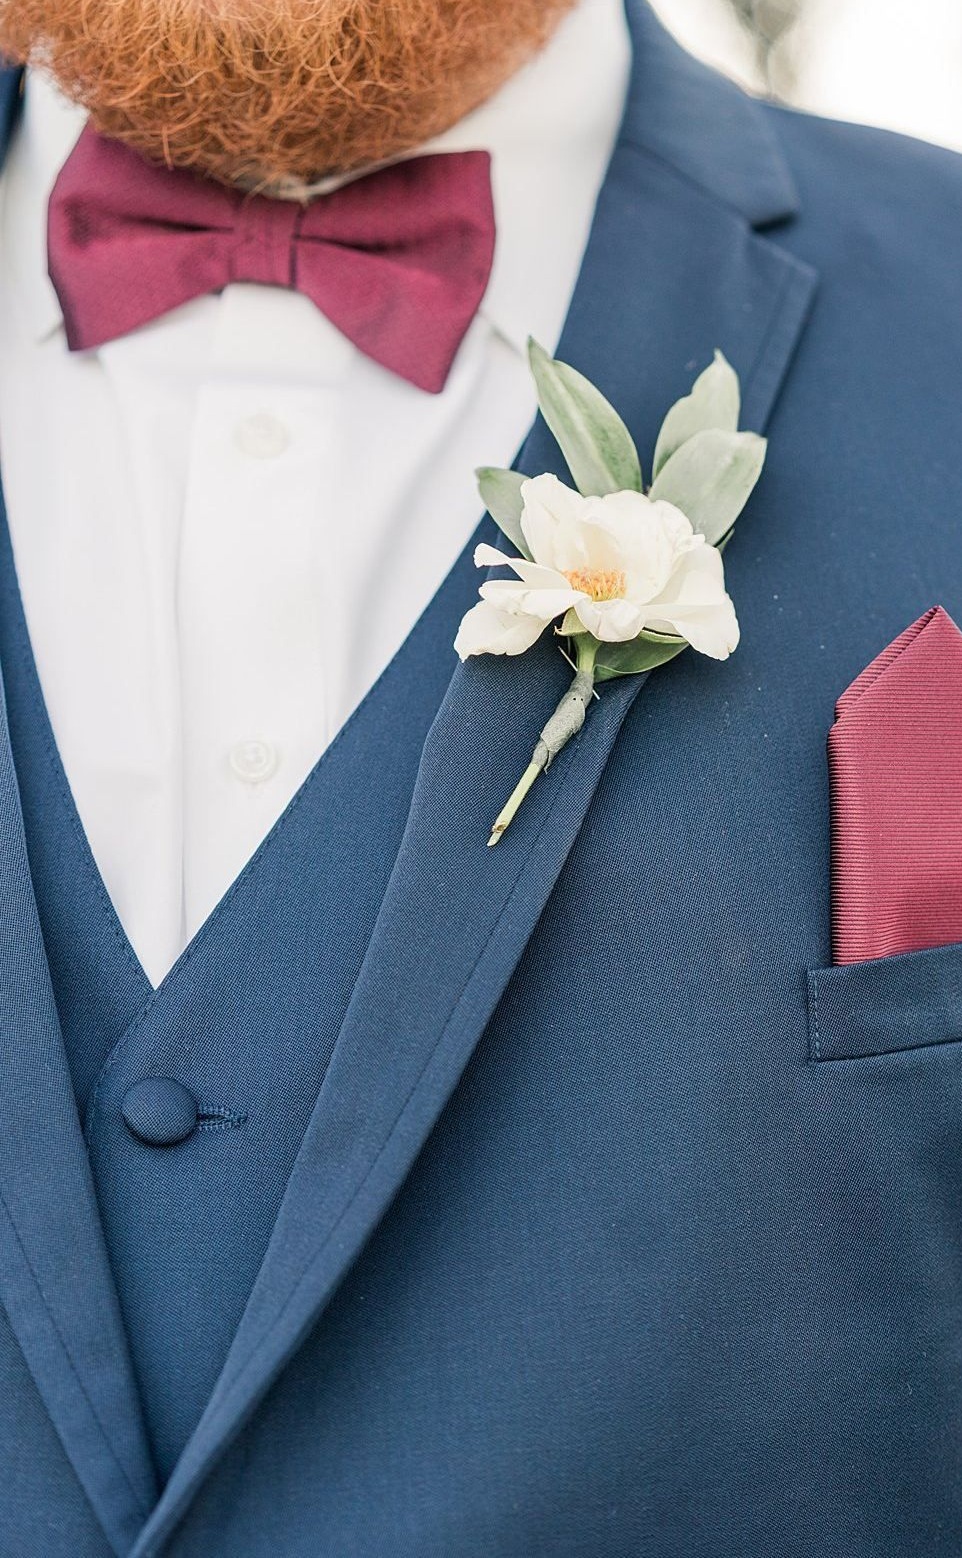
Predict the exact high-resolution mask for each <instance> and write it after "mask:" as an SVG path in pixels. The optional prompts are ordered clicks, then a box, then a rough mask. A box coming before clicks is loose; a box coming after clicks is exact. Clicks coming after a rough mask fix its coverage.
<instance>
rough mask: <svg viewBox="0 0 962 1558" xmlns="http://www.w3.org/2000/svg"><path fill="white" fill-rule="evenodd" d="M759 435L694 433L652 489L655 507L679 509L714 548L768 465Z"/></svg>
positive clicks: (669, 462)
mask: <svg viewBox="0 0 962 1558" xmlns="http://www.w3.org/2000/svg"><path fill="white" fill-rule="evenodd" d="M767 447H768V446H767V444H766V441H765V439H764V438H760V437H759V436H758V434H757V433H724V432H721V431H720V430H719V429H714V428H712V429H708V430H707V431H705V432H703V433H695V434H694V436H693V437H692V438H689V439H688V440H687V441H686V442H685V443H683V444H682V446H681V448H680V449H678V450H676V452H675V453H674V454H673V455H672V457H671V459H670V460H669V461H668V463H667V464H666V465H665V466H664V468H663V470H662V471H661V472H660V474H659V475H658V477H657V479H656V480H655V482H654V483H653V485H652V488H651V492H650V494H649V496H650V497H651V498H652V500H653V501H657V500H658V499H664V500H665V501H666V502H668V503H673V504H674V505H675V507H676V508H679V509H681V511H682V513H683V514H686V515H687V516H688V518H689V519H690V520H691V523H692V526H693V528H694V529H695V530H696V531H700V532H701V534H702V535H703V536H704V537H705V540H706V541H708V542H709V543H710V544H711V545H712V546H714V545H715V543H716V542H718V541H720V540H721V539H722V537H723V536H724V535H726V534H727V533H728V531H729V530H731V528H732V525H733V524H734V523H735V521H736V519H737V518H738V516H739V514H740V513H741V511H742V509H743V508H744V507H745V504H746V503H747V502H748V499H749V497H750V496H751V494H752V492H753V490H754V487H755V484H756V482H757V481H758V478H759V476H760V475H761V473H762V466H763V465H764V464H765V451H766V449H767Z"/></svg>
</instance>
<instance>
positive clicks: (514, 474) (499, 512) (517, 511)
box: [474, 465, 531, 562]
mask: <svg viewBox="0 0 962 1558" xmlns="http://www.w3.org/2000/svg"><path fill="white" fill-rule="evenodd" d="M474 474H475V476H476V477H477V478H478V491H479V492H480V494H481V501H482V502H483V504H484V506H485V508H486V509H487V511H488V513H489V514H490V515H491V518H492V519H493V520H494V522H495V524H496V525H497V527H498V529H499V530H500V531H501V534H502V535H503V536H504V537H505V538H506V539H507V540H508V541H510V542H511V545H512V546H515V547H517V549H518V551H519V552H520V553H521V555H522V557H527V558H528V560H529V562H530V560H531V551H530V549H529V547H528V543H527V542H526V541H525V539H524V531H523V530H522V529H521V515H522V513H523V511H524V500H523V498H522V496H521V485H522V483H523V482H526V481H527V479H528V478H527V476H523V475H522V474H521V472H520V471H501V470H498V469H496V468H495V467H494V466H493V465H482V466H481V468H480V470H477V471H475V473H474Z"/></svg>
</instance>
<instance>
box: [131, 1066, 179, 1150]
mask: <svg viewBox="0 0 962 1558" xmlns="http://www.w3.org/2000/svg"><path fill="white" fill-rule="evenodd" d="M121 1108H122V1113H123V1117H124V1119H125V1121H126V1122H127V1126H128V1129H129V1130H130V1131H131V1132H132V1133H133V1135H134V1136H136V1137H137V1140H138V1141H143V1142H146V1143H147V1145H148V1146H150V1147H175V1146H176V1145H177V1143H178V1142H179V1141H186V1140H187V1137H188V1136H189V1135H190V1133H191V1131H193V1130H194V1129H195V1128H196V1125H197V1100H196V1098H195V1097H194V1095H193V1093H192V1092H191V1090H190V1088H189V1087H185V1086H184V1084H183V1082H175V1081H174V1079H173V1077H143V1078H142V1079H141V1081H139V1082H135V1083H134V1084H133V1086H132V1087H128V1089H127V1091H126V1093H125V1094H124V1101H123V1104H122V1106H121Z"/></svg>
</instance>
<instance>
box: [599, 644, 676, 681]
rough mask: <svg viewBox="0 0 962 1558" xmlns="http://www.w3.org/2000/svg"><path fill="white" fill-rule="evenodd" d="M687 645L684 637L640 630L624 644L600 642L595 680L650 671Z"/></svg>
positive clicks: (609, 679)
mask: <svg viewBox="0 0 962 1558" xmlns="http://www.w3.org/2000/svg"><path fill="white" fill-rule="evenodd" d="M687 648H688V640H687V639H685V638H674V637H672V636H671V635H670V634H668V633H641V634H640V635H639V636H638V638H633V639H631V640H630V641H629V642H628V643H627V644H602V646H601V648H600V649H599V650H598V656H597V659H596V660H595V681H596V682H610V681H613V680H614V678H615V677H616V676H637V675H638V674H639V673H640V672H641V671H654V670H655V669H656V668H657V667H658V666H659V665H667V663H668V661H669V660H674V658H675V656H676V655H680V654H681V652H682V650H683V649H687Z"/></svg>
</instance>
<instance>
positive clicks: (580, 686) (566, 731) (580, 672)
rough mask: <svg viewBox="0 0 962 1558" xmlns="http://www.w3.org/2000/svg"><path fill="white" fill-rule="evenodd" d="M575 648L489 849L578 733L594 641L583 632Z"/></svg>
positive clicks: (592, 681) (588, 699) (588, 687)
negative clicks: (560, 693)
mask: <svg viewBox="0 0 962 1558" xmlns="http://www.w3.org/2000/svg"><path fill="white" fill-rule="evenodd" d="M577 651H578V654H577V669H576V671H575V676H574V680H573V681H572V683H571V686H570V687H569V688H568V691H567V692H566V693H565V695H564V697H563V698H562V700H561V702H560V703H559V704H558V707H557V708H556V709H555V711H554V713H553V714H552V716H551V718H550V719H549V721H548V723H547V725H545V727H544V729H543V731H542V732H541V735H540V736H539V737H538V741H537V745H536V746H535V749H534V752H533V753H532V755H531V762H530V763H529V764H528V766H527V768H526V769H525V771H524V773H523V774H522V775H521V778H520V779H519V780H518V783H517V784H516V785H515V787H514V789H513V790H512V792H511V795H510V796H509V798H508V800H507V801H506V803H505V805H504V806H503V807H502V808H501V811H500V812H499V813H498V815H497V817H496V819H495V823H494V827H493V828H492V829H491V837H490V838H489V839H488V848H489V849H491V848H492V847H493V846H494V845H495V844H497V843H498V841H499V839H501V838H502V836H503V835H504V833H505V832H506V831H507V829H508V828H509V827H510V825H511V823H512V822H513V821H514V818H515V816H516V815H517V812H518V808H519V807H520V805H521V803H522V801H523V800H524V798H525V796H526V795H527V794H528V791H529V790H530V789H531V786H532V785H533V784H534V782H535V780H536V779H537V777H538V775H539V774H540V773H541V772H542V771H543V770H544V769H545V768H550V766H551V763H552V761H553V759H554V758H556V757H557V755H558V753H559V752H560V751H561V749H562V747H564V746H566V745H567V743H568V742H569V741H570V740H571V738H572V736H576V735H577V734H578V732H579V730H580V729H581V727H582V725H583V724H584V722H585V715H586V713H587V710H588V705H589V703H590V702H591V695H592V692H593V691H594V685H595V672H594V665H595V656H596V654H597V652H598V645H597V642H596V641H595V640H594V639H591V638H589V637H588V635H587V634H586V635H584V637H583V638H580V639H579V640H578V645H577Z"/></svg>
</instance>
